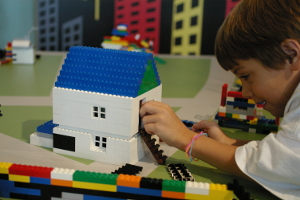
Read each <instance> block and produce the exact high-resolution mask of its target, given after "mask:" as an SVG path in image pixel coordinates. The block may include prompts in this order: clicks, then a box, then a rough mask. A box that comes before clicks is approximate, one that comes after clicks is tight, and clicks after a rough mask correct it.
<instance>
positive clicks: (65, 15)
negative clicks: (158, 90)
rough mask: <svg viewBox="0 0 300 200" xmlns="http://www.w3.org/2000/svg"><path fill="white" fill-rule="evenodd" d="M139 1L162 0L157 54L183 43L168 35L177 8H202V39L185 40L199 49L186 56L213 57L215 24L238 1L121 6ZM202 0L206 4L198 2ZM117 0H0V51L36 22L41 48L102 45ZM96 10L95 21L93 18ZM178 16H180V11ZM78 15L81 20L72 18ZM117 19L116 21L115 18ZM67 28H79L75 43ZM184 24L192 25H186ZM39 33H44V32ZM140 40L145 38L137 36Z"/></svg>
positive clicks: (176, 0) (115, 13) (180, 0)
mask: <svg viewBox="0 0 300 200" xmlns="http://www.w3.org/2000/svg"><path fill="white" fill-rule="evenodd" d="M143 1H145V2H148V3H149V2H150V3H149V4H151V2H155V1H156V2H161V3H160V9H161V14H160V18H161V20H160V28H159V29H160V30H158V31H160V32H159V39H160V40H159V45H160V47H159V50H156V51H155V52H158V53H163V54H170V53H171V50H170V49H171V48H172V46H173V47H174V46H175V45H177V46H176V47H177V48H178V47H179V49H180V48H182V47H183V46H184V44H182V47H180V46H178V44H175V39H176V38H172V33H173V32H174V31H175V29H176V28H174V27H175V24H176V23H178V20H182V19H180V16H179V19H178V17H177V18H176V20H177V21H176V20H174V16H175V15H178V13H176V10H177V9H178V7H180V6H181V7H184V9H185V13H189V12H190V10H191V11H192V10H193V9H194V8H193V7H192V8H191V7H190V4H196V5H197V6H202V10H203V12H201V13H199V14H198V15H199V16H198V19H201V22H199V20H198V23H201V27H200V28H199V30H198V31H199V32H200V33H201V34H200V35H201V38H198V39H197V41H200V42H197V44H192V43H190V44H188V45H186V44H185V46H187V47H186V48H191V47H192V46H193V45H194V46H195V45H198V46H197V47H196V48H198V49H199V50H198V52H200V53H196V54H190V55H199V54H201V55H212V54H214V40H215V36H216V33H217V31H218V28H219V27H220V25H221V24H222V22H223V20H224V18H225V16H226V15H227V14H228V13H229V12H230V11H231V9H232V8H233V7H234V6H235V5H236V3H238V2H239V1H240V0H152V1H146V0H138V1H136V0H127V1H126V4H125V6H127V7H126V10H128V11H131V10H132V8H131V7H130V6H132V5H134V4H135V5H136V4H139V3H140V2H143ZM188 1H191V2H188ZM203 1H204V3H200V2H203ZM116 2H118V0H63V1H62V0H26V1H25V0H0V49H4V48H5V45H6V43H7V42H9V41H12V40H13V39H16V38H22V37H24V36H26V35H27V34H28V32H29V31H30V30H31V28H33V27H34V26H37V25H40V27H39V28H40V29H39V31H34V32H33V33H32V34H31V41H32V42H33V43H34V44H35V45H36V47H37V48H39V49H41V50H54V51H58V50H59V51H66V50H67V49H68V46H73V45H85V46H94V47H101V46H100V44H101V42H102V41H103V37H104V36H107V35H111V30H112V28H115V27H114V25H115V24H114V22H116V20H117V19H118V18H119V16H120V15H118V13H119V12H120V6H119V7H116V6H114V4H115V5H117V4H116ZM137 2H139V3H137ZM42 3H43V5H46V7H47V8H46V9H45V12H46V13H47V14H46V15H47V16H45V15H44V16H42V17H43V18H42V17H41V13H42V12H41V5H42ZM54 4H55V13H54V14H53V13H51V10H52V8H53V5H54ZM127 4H128V5H127ZM122 7H123V6H122ZM97 9H98V12H99V16H98V17H99V19H96V17H95V14H96V10H97ZM189 9H190V10H189ZM143 12H145V13H146V11H140V14H143ZM179 15H182V14H180V13H179ZM200 15H201V16H200ZM53 16H54V17H53ZM129 16H130V15H129ZM78 17H79V18H80V21H79V22H78V20H77V22H74V20H75V19H78ZM189 17H193V16H189ZM44 18H45V19H46V20H44ZM128 18H129V21H128V23H129V27H130V20H131V21H132V20H133V17H128ZM51 19H54V20H52V21H55V23H54V24H55V25H56V26H55V31H56V33H55V34H56V35H55V37H53V34H51V33H50V32H51V29H53V24H50V23H51ZM43 20H44V21H46V24H43V26H42V21H43ZM189 20H190V19H189V18H187V19H186V20H185V21H183V22H184V24H190V21H189ZM118 21H120V20H119V19H118ZM123 21H125V19H124V20H123ZM124 23H125V22H124ZM126 23H127V22H126ZM71 26H74V27H75V26H79V27H80V30H77V32H78V33H76V34H77V35H79V40H78V41H79V43H78V41H72V38H76V37H75V36H77V35H76V34H75V33H73V32H72V31H71V34H69V33H68V34H66V32H65V31H66V30H68V28H69V29H70V28H71ZM45 27H46V28H45ZM64 27H67V28H64ZM185 28H186V29H188V30H189V29H190V28H189V27H187V26H186V27H185ZM45 31H46V32H45ZM176 31H177V30H176ZM43 33H44V35H45V37H44V36H43V35H42V34H43ZM45 33H46V34H45ZM193 34H195V33H193ZM67 36H68V37H67ZM176 37H178V36H176ZM182 37H183V36H182ZM141 39H144V38H142V36H141ZM45 40H46V41H49V42H50V43H48V46H45V45H41V43H42V41H45ZM53 41H55V44H56V46H55V48H53ZM65 41H68V43H69V44H64V43H66V42H65ZM191 44H192V45H191ZM180 45H181V44H180ZM50 47H51V48H50ZM193 48H195V47H193ZM185 50H186V49H185ZM183 52H184V51H183ZM185 52H187V51H185ZM178 54H180V55H185V54H186V53H182V52H179V53H178Z"/></svg>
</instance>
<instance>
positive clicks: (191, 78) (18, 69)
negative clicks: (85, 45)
mask: <svg viewBox="0 0 300 200" xmlns="http://www.w3.org/2000/svg"><path fill="white" fill-rule="evenodd" d="M40 54H41V58H40V60H37V62H36V64H35V65H34V66H30V65H26V66H24V68H22V66H19V65H16V66H15V65H3V66H1V67H0V73H1V74H2V75H1V76H0V77H1V78H0V104H2V106H1V110H2V114H3V116H2V117H1V118H0V133H1V134H0V161H1V162H13V163H19V164H27V165H38V166H53V167H62V168H72V169H76V170H85V171H96V172H104V173H105V172H106V173H108V172H111V171H113V170H114V169H117V168H118V167H119V166H116V165H110V164H103V163H99V162H94V161H91V160H87V159H78V158H74V157H70V156H62V155H59V154H55V153H53V152H52V151H50V150H49V149H46V148H40V147H36V146H33V145H30V144H29V135H30V134H31V133H33V132H35V129H36V127H37V126H39V125H40V124H42V123H44V122H46V121H49V120H50V119H52V94H51V89H52V87H53V84H54V81H55V77H56V75H57V74H58V71H59V69H60V66H61V65H62V63H63V59H64V57H65V53H47V52H40ZM158 56H159V58H161V59H163V60H164V61H165V62H166V63H165V64H162V63H161V64H159V63H158V64H157V67H158V70H159V74H160V76H161V80H162V84H163V98H162V102H164V103H167V104H169V105H170V106H171V107H172V108H173V109H174V110H175V111H176V113H177V114H178V116H179V117H180V118H181V119H184V120H190V121H199V120H202V119H210V118H211V116H213V115H214V113H215V112H216V110H217V108H218V107H219V104H220V93H221V87H220V86H221V85H223V84H224V83H228V84H229V85H233V82H234V76H233V75H232V74H231V73H230V72H225V71H223V70H222V69H221V68H220V66H219V65H218V63H217V61H216V59H215V58H214V57H211V56H207V57H206V56H205V57H204V56H203V57H177V56H167V55H166V56H165V55H158ZM40 64H42V65H40ZM2 67H4V68H2ZM25 67H26V68H25ZM25 69H28V70H27V71H26V70H25ZM24 70H25V72H26V73H27V74H26V77H27V79H20V78H17V77H18V76H20V73H21V74H22V72H24ZM46 71H47V73H44V72H46ZM18 74H19V75H18ZM16 75H18V76H16ZM35 75H36V76H38V77H39V78H35ZM40 76H43V78H40ZM26 80H27V81H28V82H27V81H26ZM3 85H7V87H10V89H9V90H8V89H7V88H6V87H4V86H3ZM1 86H2V87H1ZM19 88H20V89H19ZM224 130H225V131H226V132H228V133H229V134H233V136H236V137H241V138H243V139H262V137H263V136H262V135H258V134H251V133H245V134H244V133H242V132H241V131H239V130H234V129H224ZM161 147H162V149H163V150H164V151H165V152H164V153H165V155H167V156H169V159H168V160H167V163H175V162H177V163H178V162H183V163H184V164H185V165H186V166H187V167H188V169H189V170H190V171H191V172H192V174H193V176H194V178H195V179H196V181H199V182H210V183H212V182H215V183H228V182H231V181H232V179H233V178H235V177H233V176H231V175H228V174H225V173H224V172H221V171H219V170H216V169H215V168H213V167H211V166H209V165H208V164H206V163H203V162H201V161H200V162H192V163H189V162H188V161H187V160H186V159H185V156H184V155H183V153H182V152H180V151H177V150H176V149H175V148H172V147H169V146H167V145H164V144H163V143H162V144H161ZM136 165H139V166H142V167H143V171H142V172H141V173H140V174H138V175H140V176H148V177H153V178H165V179H171V177H169V174H168V172H167V170H166V169H165V168H164V166H158V165H157V164H156V162H155V160H154V158H152V157H151V155H150V152H149V155H147V156H146V157H145V158H143V159H142V160H140V161H139V162H138V163H136ZM112 169H113V170H112ZM243 184H244V185H245V186H246V190H247V191H249V189H250V190H251V191H250V192H251V197H253V198H256V199H275V197H273V196H272V195H271V194H270V193H269V192H267V191H266V190H264V189H263V188H262V187H260V186H257V185H255V184H253V183H249V182H247V181H245V182H243ZM265 197H266V198H265ZM267 197H268V198H267Z"/></svg>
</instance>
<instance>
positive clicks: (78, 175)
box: [73, 170, 118, 185]
mask: <svg viewBox="0 0 300 200" xmlns="http://www.w3.org/2000/svg"><path fill="white" fill-rule="evenodd" d="M117 178H118V174H106V173H97V172H87V171H79V170H77V171H75V173H74V174H73V181H81V182H90V183H101V184H108V185H116V184H117Z"/></svg>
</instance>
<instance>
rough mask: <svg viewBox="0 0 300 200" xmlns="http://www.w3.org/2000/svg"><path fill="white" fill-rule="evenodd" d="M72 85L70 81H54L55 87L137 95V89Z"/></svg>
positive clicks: (120, 94)
mask: <svg viewBox="0 0 300 200" xmlns="http://www.w3.org/2000/svg"><path fill="white" fill-rule="evenodd" d="M72 86H73V84H72V83H70V82H56V83H55V87H62V88H71V89H77V90H84V91H90V92H99V93H106V94H112V95H119V96H127V97H137V96H138V91H137V90H130V91H126V90H123V89H114V88H105V87H101V88H99V87H98V88H97V87H95V86H92V85H76V86H77V87H72Z"/></svg>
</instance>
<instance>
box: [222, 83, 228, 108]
mask: <svg viewBox="0 0 300 200" xmlns="http://www.w3.org/2000/svg"><path fill="white" fill-rule="evenodd" d="M227 88H228V84H224V85H223V86H222V96H221V106H225V105H226V97H227V95H226V93H227Z"/></svg>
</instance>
